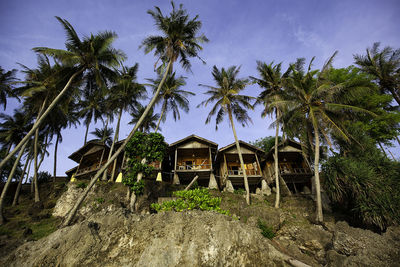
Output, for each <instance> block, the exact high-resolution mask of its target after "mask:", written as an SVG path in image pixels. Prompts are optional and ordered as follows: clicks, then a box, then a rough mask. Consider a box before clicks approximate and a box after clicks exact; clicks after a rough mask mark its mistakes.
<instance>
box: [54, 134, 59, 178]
mask: <svg viewBox="0 0 400 267" xmlns="http://www.w3.org/2000/svg"><path fill="white" fill-rule="evenodd" d="M59 141H60V135H59V134H57V139H56V145H55V148H54V172H53V182H54V183H55V182H56V176H57V150H58V142H59Z"/></svg>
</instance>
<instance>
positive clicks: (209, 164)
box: [169, 135, 218, 189]
mask: <svg viewBox="0 0 400 267" xmlns="http://www.w3.org/2000/svg"><path fill="white" fill-rule="evenodd" d="M217 149H218V145H217V144H216V143H214V142H212V141H210V140H207V139H205V138H202V137H199V136H197V135H190V136H188V137H186V138H183V139H181V140H179V141H176V142H175V143H172V144H171V145H170V146H169V159H170V162H171V169H172V173H173V183H181V184H188V183H190V182H191V181H192V179H193V178H194V177H195V176H196V175H198V180H197V181H198V184H199V185H202V186H208V187H209V188H214V189H217V188H218V185H217V182H216V180H215V176H214V160H215V156H216V154H217Z"/></svg>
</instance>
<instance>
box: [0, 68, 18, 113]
mask: <svg viewBox="0 0 400 267" xmlns="http://www.w3.org/2000/svg"><path fill="white" fill-rule="evenodd" d="M16 73H17V70H10V71H5V70H4V69H3V68H2V67H1V66H0V104H1V105H3V106H4V110H6V107H7V98H8V97H16V98H17V99H18V96H17V94H16V93H15V92H14V86H13V83H14V82H15V81H17V78H16V77H15V75H16Z"/></svg>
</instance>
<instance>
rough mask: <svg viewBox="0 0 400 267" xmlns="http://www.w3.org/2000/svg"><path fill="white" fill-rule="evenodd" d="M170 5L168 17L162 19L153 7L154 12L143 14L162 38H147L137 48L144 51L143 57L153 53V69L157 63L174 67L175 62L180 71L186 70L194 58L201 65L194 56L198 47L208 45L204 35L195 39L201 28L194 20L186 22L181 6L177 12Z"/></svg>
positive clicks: (161, 15) (173, 6)
mask: <svg viewBox="0 0 400 267" xmlns="http://www.w3.org/2000/svg"><path fill="white" fill-rule="evenodd" d="M171 5H172V11H171V13H170V14H169V16H164V15H163V13H162V12H161V10H160V8H159V7H157V6H156V7H154V8H155V10H148V11H147V13H148V14H150V15H151V16H152V17H153V19H154V22H155V25H156V27H157V29H158V30H160V31H161V33H162V35H158V36H149V37H147V38H146V39H144V40H143V41H142V44H141V46H140V47H144V51H145V53H146V54H147V53H150V52H151V51H153V50H154V55H155V56H156V57H157V61H156V63H155V64H154V67H155V68H156V66H157V63H158V62H159V61H161V62H162V63H163V64H165V63H167V62H169V61H171V62H172V63H174V62H175V61H177V60H178V58H179V62H180V63H181V65H182V67H183V68H184V69H185V70H190V69H191V63H190V61H189V58H190V57H197V58H199V59H200V60H201V61H203V60H202V59H201V58H200V57H199V55H198V52H199V51H200V50H202V49H203V48H202V47H201V46H200V43H205V42H208V39H207V37H206V36H205V35H204V34H201V35H197V33H198V31H199V30H200V28H201V25H202V23H201V21H199V20H198V16H195V17H194V18H193V19H189V15H188V14H187V11H186V9H183V5H182V4H180V5H179V9H177V8H176V7H175V4H174V2H171ZM203 62H204V61H203Z"/></svg>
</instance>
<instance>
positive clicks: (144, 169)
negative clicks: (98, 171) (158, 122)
mask: <svg viewBox="0 0 400 267" xmlns="http://www.w3.org/2000/svg"><path fill="white" fill-rule="evenodd" d="M167 146H168V145H167V144H166V143H165V142H164V137H163V136H162V135H161V134H159V133H150V134H146V133H142V132H136V133H135V134H134V136H133V137H132V138H131V139H130V140H129V142H128V144H127V146H126V148H125V153H126V157H127V158H128V173H127V174H126V175H124V179H123V180H122V182H123V183H124V184H126V185H128V186H130V187H131V189H132V191H134V192H135V193H138V194H139V195H140V193H141V192H143V188H144V183H143V182H141V181H137V176H138V174H139V173H143V177H148V176H150V175H151V173H152V172H153V170H154V167H153V166H151V165H150V164H149V163H152V162H156V161H158V162H161V161H162V160H163V158H164V156H165V154H166V152H167ZM143 159H145V161H146V162H145V163H143V162H142V160H143Z"/></svg>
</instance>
